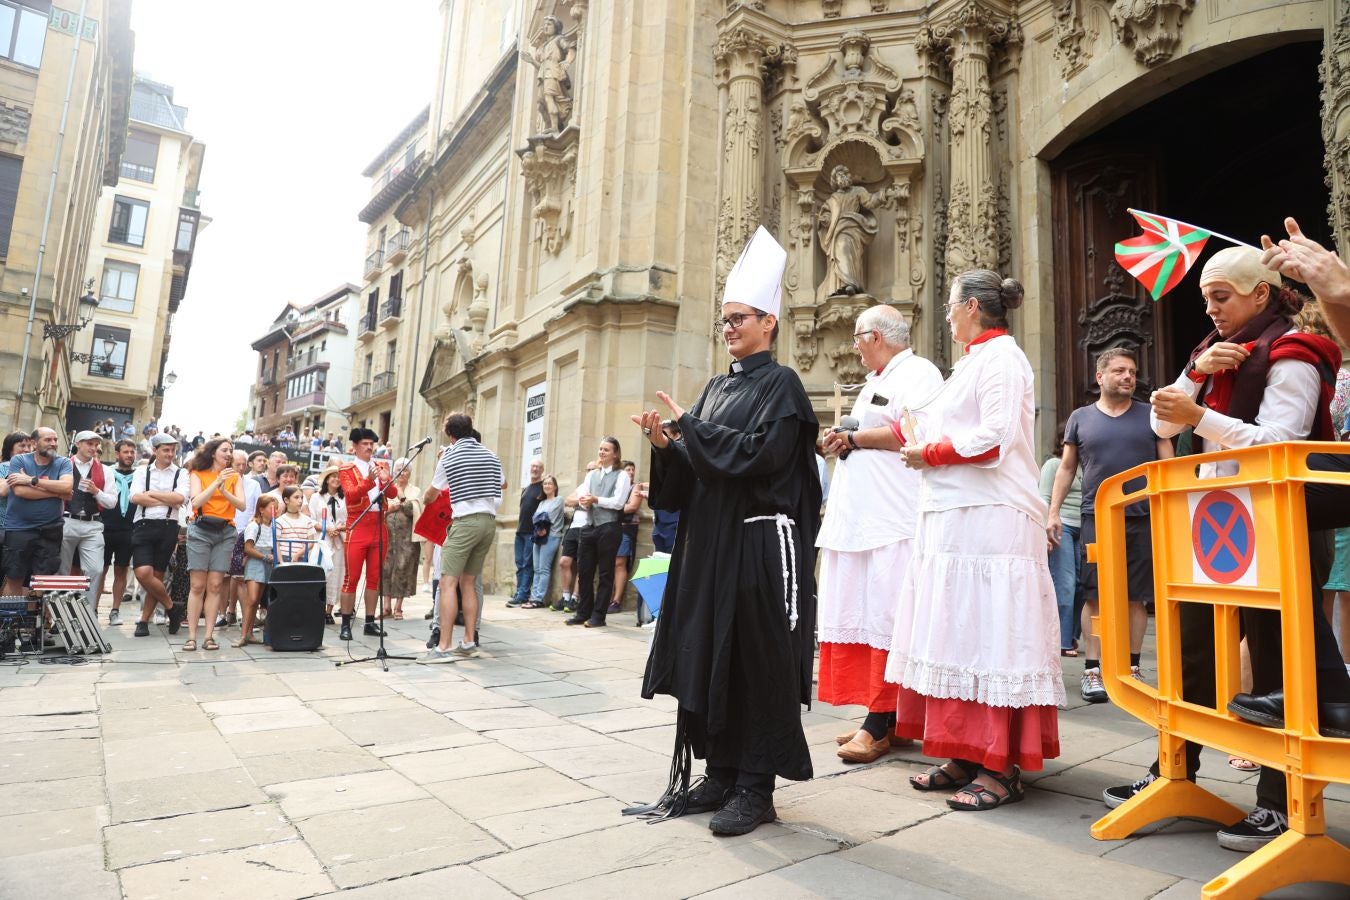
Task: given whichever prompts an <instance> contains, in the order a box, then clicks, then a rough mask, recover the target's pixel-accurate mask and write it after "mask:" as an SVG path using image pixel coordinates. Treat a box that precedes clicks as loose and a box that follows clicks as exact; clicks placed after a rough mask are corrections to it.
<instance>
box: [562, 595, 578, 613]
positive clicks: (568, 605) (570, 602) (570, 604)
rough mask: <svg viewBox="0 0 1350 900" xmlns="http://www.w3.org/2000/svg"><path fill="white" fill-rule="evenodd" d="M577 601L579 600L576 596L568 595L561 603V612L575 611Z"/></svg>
mask: <svg viewBox="0 0 1350 900" xmlns="http://www.w3.org/2000/svg"><path fill="white" fill-rule="evenodd" d="M579 602H580V601H579V600H577V598H576V597H568V598H567V600H566V602H564V603H563V608H562V611H563V612H567V613H576V611H577V604H578V603H579Z"/></svg>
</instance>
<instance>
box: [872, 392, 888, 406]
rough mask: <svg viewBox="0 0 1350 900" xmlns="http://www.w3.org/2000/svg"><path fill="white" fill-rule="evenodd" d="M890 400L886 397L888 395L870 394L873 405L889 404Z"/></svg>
mask: <svg viewBox="0 0 1350 900" xmlns="http://www.w3.org/2000/svg"><path fill="white" fill-rule="evenodd" d="M890 402H891V401H890V398H888V397H883V396H881V395H880V394H873V395H872V405H873V406H889V405H890Z"/></svg>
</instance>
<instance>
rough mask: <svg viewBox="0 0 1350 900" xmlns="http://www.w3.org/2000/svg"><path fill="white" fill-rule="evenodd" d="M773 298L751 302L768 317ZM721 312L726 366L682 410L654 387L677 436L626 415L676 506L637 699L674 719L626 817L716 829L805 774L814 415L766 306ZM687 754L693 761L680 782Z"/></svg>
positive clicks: (767, 803) (651, 417) (732, 305)
mask: <svg viewBox="0 0 1350 900" xmlns="http://www.w3.org/2000/svg"><path fill="white" fill-rule="evenodd" d="M761 230H762V229H761ZM764 237H765V238H768V235H767V233H766V234H765V235H764ZM768 239H769V240H770V241H772V238H768ZM756 240H759V238H758V237H757V238H756ZM774 246H775V247H776V246H777V245H776V244H774ZM749 252H750V248H747V253H749ZM742 259H743V260H744V259H745V257H744V256H743V257H742ZM740 265H741V264H740V263H738V268H739V267H740ZM778 272H779V275H770V278H771V279H772V281H771V282H770V283H771V284H773V286H774V287H775V288H776V287H777V284H778V279H779V278H780V277H781V268H779V269H778ZM734 281H735V279H728V288H727V295H728V297H730V296H734V295H733V293H732V292H733V282H734ZM774 293H775V296H774V297H773V298H772V300H773V301H775V302H772V303H770V302H769V301H763V302H764V305H772V307H773V309H774V310H775V311H776V310H777V308H778V307H777V302H776V300H777V296H776V291H775V292H774ZM746 296H749V298H750V299H757V298H756V297H754V296H753V295H752V294H747V295H746ZM722 312H723V316H725V318H724V319H723V320H722V328H723V335H724V337H725V339H726V342H727V348H728V350H729V351H730V353H731V356H732V357H733V358H734V360H735V361H734V362H732V364H731V366H730V369H729V371H728V372H727V374H726V375H718V376H716V377H715V378H713V379H712V380H711V381H710V382H709V383H708V384H707V386H706V387H705V388H704V389H703V393H702V394H701V395H700V396H699V398H698V401H697V402H696V403H695V404H694V406H693V408H692V409H690V410H689V411H687V412H686V411H685V410H683V409H681V408H680V406H679V405H678V404H677V403H676V402H675V401H674V400H672V399H671V398H670V397H669V396H668V395H666V394H665V393H658V395H657V396H658V397H659V398H660V399H661V401H662V402H663V403H665V404H666V406H668V407H669V409H670V412H671V417H672V419H673V420H674V423H673V424H674V426H675V427H676V428H678V430H679V432H680V434H681V439H680V440H671V439H670V438H669V436H668V435H667V434H666V433H665V431H664V430H663V428H662V423H661V415H660V413H658V412H657V411H655V410H652V411H650V412H645V413H643V414H641V415H639V416H633V421H634V422H635V423H637V424H638V425H640V426H641V427H642V429H643V431H644V432H645V433H646V434H647V437H648V439H649V440H650V441H651V443H652V457H651V475H652V477H651V487H650V494H649V498H648V502H649V504H650V505H651V507H652V508H653V509H662V510H669V511H678V512H679V513H680V522H679V530H678V532H677V534H676V538H675V548H674V553H673V554H672V557H671V563H670V572H669V576H668V580H667V583H666V590H665V595H664V599H663V600H662V602H661V613H660V617H659V618H658V620H657V624H656V636H655V640H654V641H653V644H652V650H651V655H650V657H649V658H648V661H647V669H646V673H645V676H644V679H643V687H642V696H643V697H644V698H647V699H650V698H651V697H653V696H655V695H656V694H669V695H671V696H673V697H675V698H676V699H677V700H679V713H678V718H677V723H676V745H675V754H674V761H673V762H672V766H671V781H670V784H669V786H668V788H667V790H666V793H665V795H664V796H663V797H662V798H661V799H660V800H658V801H657V802H656V803H654V804H651V805H650V806H646V807H637V808H634V809H633V810H630V812H631V813H646V814H660V815H665V816H679V815H684V814H686V813H696V812H709V811H713V810H717V811H718V812H717V814H716V815H714V816H713V817H712V820H711V822H710V823H709V827H710V828H711V829H712V831H713V832H714V833H717V834H745V833H747V832H749V831H751V830H753V829H754V828H755V827H756V826H758V825H759V824H760V823H761V822H771V821H773V820H774V818H775V817H776V813H775V812H774V809H773V787H774V779H775V777H776V776H780V775H781V776H782V777H784V778H788V779H791V780H797V781H800V780H805V779H808V778H810V777H811V757H810V753H809V752H808V750H807V745H806V736H805V734H804V732H803V730H802V724H801V705H802V704H806V705H808V706H809V705H810V702H811V672H812V662H813V657H814V651H815V619H816V606H815V576H814V571H815V542H816V531H817V529H818V528H819V524H820V503H821V488H820V479H819V475H818V474H817V469H816V462H815V439H816V432H817V429H818V425H817V421H816V416H815V413H814V412H813V411H812V409H811V403H810V400H809V399H808V398H807V395H806V391H805V389H804V388H803V387H802V383H801V380H800V379H799V378H798V377H797V373H796V372H794V371H793V370H792V369H790V368H788V367H786V366H781V365H778V364H777V363H776V362H774V360H773V357H772V353H771V350H770V348H771V346H772V343H773V340H774V338H775V337H776V335H777V332H778V323H777V317H776V315H774V313H773V312H767V311H765V310H764V309H761V308H759V306H752V305H750V304H746V303H739V302H726V303H724V304H723V306H722ZM691 755H692V756H695V757H698V758H700V759H703V760H705V761H706V764H707V765H706V774H705V776H704V778H703V779H702V780H701V781H699V782H697V783H695V784H694V785H693V786H692V787H691V785H690V768H691V759H690V757H691Z"/></svg>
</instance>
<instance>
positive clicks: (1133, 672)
mask: <svg viewBox="0 0 1350 900" xmlns="http://www.w3.org/2000/svg"><path fill="white" fill-rule="evenodd" d="M1130 677H1131V678H1137V679H1138V680H1140V681H1143V680H1144V673H1143V672H1142V671H1141V670H1140V668H1139V667H1138V666H1130Z"/></svg>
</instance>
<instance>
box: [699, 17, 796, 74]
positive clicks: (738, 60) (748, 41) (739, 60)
mask: <svg viewBox="0 0 1350 900" xmlns="http://www.w3.org/2000/svg"><path fill="white" fill-rule="evenodd" d="M780 52H781V48H779V47H778V46H777V45H776V44H772V43H770V42H769V40H768V39H767V38H765V37H764V36H763V35H761V34H758V33H757V32H754V31H752V30H750V29H749V28H746V27H744V26H742V25H738V26H737V27H735V28H733V29H731V30H730V31H727V32H724V33H723V34H722V36H721V37H719V38H718V39H717V48H716V49H715V50H714V51H713V59H714V60H715V61H716V63H717V67H718V68H719V69H720V70H722V71H721V72H720V73H719V74H720V77H721V78H722V80H723V81H724V82H725V81H726V80H727V79H728V78H730V77H733V76H735V75H753V76H754V77H756V78H759V79H761V80H762V79H763V72H762V71H761V68H760V67H761V64H762V63H763V61H764V57H765V56H766V55H769V54H772V55H774V56H778V55H779V53H780ZM733 70H734V71H733Z"/></svg>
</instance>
